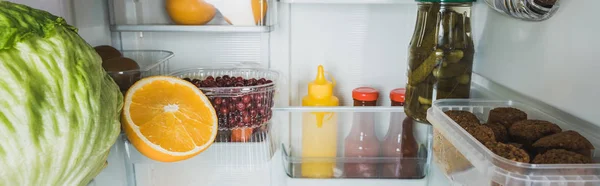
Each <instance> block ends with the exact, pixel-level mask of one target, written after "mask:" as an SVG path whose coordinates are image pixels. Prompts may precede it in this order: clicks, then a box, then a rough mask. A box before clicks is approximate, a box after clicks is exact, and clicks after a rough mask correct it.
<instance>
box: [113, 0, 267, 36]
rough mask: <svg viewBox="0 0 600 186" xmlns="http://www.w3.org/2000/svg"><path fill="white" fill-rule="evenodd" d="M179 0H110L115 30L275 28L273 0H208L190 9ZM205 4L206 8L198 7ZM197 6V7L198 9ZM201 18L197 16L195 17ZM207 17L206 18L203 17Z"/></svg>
mask: <svg viewBox="0 0 600 186" xmlns="http://www.w3.org/2000/svg"><path fill="white" fill-rule="evenodd" d="M178 2H179V1H176V0H167V1H165V0H146V1H138V0H119V1H117V0H109V5H108V8H109V14H110V30H111V31H113V32H225V33H228V32H234V33H235V32H241V33H246V32H253V33H263V32H270V31H272V27H271V26H272V25H274V22H275V17H276V16H275V15H276V14H277V13H276V10H275V9H276V7H277V3H276V1H273V0H259V1H245V0H228V1H222V0H205V1H200V2H199V3H201V4H198V5H189V6H190V7H192V8H189V9H186V8H184V7H187V6H183V5H180V4H178ZM198 7H202V8H203V9H206V10H202V11H194V10H197V9H198ZM194 8H196V9H194ZM193 18H197V19H193ZM200 18H206V19H200Z"/></svg>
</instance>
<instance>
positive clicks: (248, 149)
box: [113, 133, 274, 186]
mask: <svg viewBox="0 0 600 186" xmlns="http://www.w3.org/2000/svg"><path fill="white" fill-rule="evenodd" d="M263 137H264V140H262V141H261V142H247V143H213V144H212V145H211V147H210V148H208V149H206V151H204V152H202V153H200V154H199V155H197V156H195V157H192V158H190V159H187V160H183V161H179V162H172V163H163V162H158V161H154V160H152V159H149V158H147V157H146V156H144V155H143V154H141V153H140V152H139V151H137V149H136V148H135V147H134V146H133V145H132V144H131V143H129V141H128V140H127V137H126V136H125V135H121V137H120V138H119V139H118V140H117V144H115V146H116V148H117V149H116V151H118V152H121V153H122V156H123V157H124V161H123V163H124V164H125V165H124V167H125V174H126V179H127V185H128V186H147V185H180V186H187V185H189V186H192V185H198V184H199V183H202V185H205V184H206V185H221V184H225V183H226V184H228V185H239V184H249V185H266V184H268V182H269V180H270V179H271V178H270V171H271V170H270V163H269V162H270V161H271V157H272V155H273V154H274V153H273V151H272V148H271V138H270V137H269V135H268V134H266V133H263ZM113 153H114V151H113Z"/></svg>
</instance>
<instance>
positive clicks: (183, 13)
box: [165, 0, 217, 25]
mask: <svg viewBox="0 0 600 186" xmlns="http://www.w3.org/2000/svg"><path fill="white" fill-rule="evenodd" d="M165 3H166V9H167V13H168V14H169V17H171V20H173V22H175V23H176V24H179V25H205V24H206V23H208V22H210V21H211V20H212V19H213V18H214V17H215V14H216V13H217V9H216V8H215V7H214V6H213V5H212V4H210V3H207V2H206V1H204V0H167V1H166V2H165Z"/></svg>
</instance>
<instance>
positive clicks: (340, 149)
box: [273, 106, 432, 183]
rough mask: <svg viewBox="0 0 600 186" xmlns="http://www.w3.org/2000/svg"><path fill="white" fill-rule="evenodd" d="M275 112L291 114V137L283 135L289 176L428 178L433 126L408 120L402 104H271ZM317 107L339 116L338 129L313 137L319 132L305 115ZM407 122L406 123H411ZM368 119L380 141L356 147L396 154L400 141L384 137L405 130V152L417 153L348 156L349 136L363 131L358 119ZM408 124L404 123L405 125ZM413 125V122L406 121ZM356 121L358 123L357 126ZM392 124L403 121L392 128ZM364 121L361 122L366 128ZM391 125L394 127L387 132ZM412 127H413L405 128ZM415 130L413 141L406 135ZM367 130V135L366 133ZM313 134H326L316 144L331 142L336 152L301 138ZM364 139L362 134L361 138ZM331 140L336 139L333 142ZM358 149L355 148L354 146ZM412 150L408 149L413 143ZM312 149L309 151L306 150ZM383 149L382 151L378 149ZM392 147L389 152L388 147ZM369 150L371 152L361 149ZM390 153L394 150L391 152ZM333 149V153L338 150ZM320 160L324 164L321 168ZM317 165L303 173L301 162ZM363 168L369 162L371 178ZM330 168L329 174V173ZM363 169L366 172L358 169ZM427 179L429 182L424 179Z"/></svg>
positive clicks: (319, 110)
mask: <svg viewBox="0 0 600 186" xmlns="http://www.w3.org/2000/svg"><path fill="white" fill-rule="evenodd" d="M273 111H274V112H276V113H278V114H280V115H289V118H290V119H289V122H288V123H287V125H288V127H289V128H288V129H289V135H290V136H289V139H286V140H282V147H281V149H282V157H283V163H284V170H285V172H286V173H287V175H288V176H289V177H291V178H313V177H312V176H307V175H313V173H314V175H315V176H317V174H318V175H319V176H317V177H319V178H323V177H320V176H321V175H323V174H328V175H329V174H331V177H326V178H325V179H346V178H353V179H354V178H359V179H371V180H372V179H402V180H422V179H425V177H426V175H427V172H428V170H429V162H430V159H431V158H430V157H431V156H430V149H431V148H430V147H431V139H432V136H431V125H429V124H423V123H417V122H410V120H405V119H406V115H405V114H404V109H403V108H402V107H389V106H376V107H352V106H342V107H286V108H273ZM315 112H323V113H335V115H332V116H335V117H336V118H337V119H334V120H333V121H337V122H336V123H335V124H337V127H336V129H335V130H332V132H331V134H330V135H329V136H331V137H327V138H323V137H322V136H321V137H318V136H312V134H315V132H316V131H312V130H313V129H309V128H311V127H307V126H310V125H311V124H313V123H311V122H309V123H306V121H307V119H308V121H310V115H311V113H315ZM407 121H408V122H407ZM367 123H370V125H372V126H373V130H374V131H373V134H372V135H374V136H375V137H376V138H377V141H378V142H376V146H373V145H374V144H370V142H367V141H369V140H367V141H365V142H363V143H364V144H363V145H366V146H361V147H358V146H357V147H358V149H363V148H367V149H369V148H374V147H377V146H380V145H381V147H379V149H380V150H382V151H381V152H383V151H385V149H393V150H394V153H396V151H395V150H396V148H398V146H395V145H400V144H397V143H396V142H395V141H396V140H395V139H394V140H391V141H387V142H392V141H394V143H386V142H384V137H386V136H388V135H389V136H397V132H402V133H403V140H404V141H403V142H402V143H401V144H402V145H401V146H402V147H403V148H402V149H403V153H414V157H411V158H407V157H405V158H398V157H391V156H390V157H383V155H382V154H380V153H377V154H378V155H377V156H375V157H352V156H346V154H345V152H350V151H347V150H348V148H350V147H352V145H350V143H348V144H346V142H347V141H346V140H347V137H348V136H351V135H359V136H361V135H360V134H361V133H362V132H367V131H362V132H359V133H357V132H358V131H356V129H359V128H357V127H359V126H358V125H356V124H360V125H362V126H364V125H365V124H367ZM327 124H332V123H325V122H324V123H323V127H322V128H320V129H318V130H321V131H323V130H327V128H325V125H327ZM402 124H404V125H402ZM407 124H409V125H407ZM355 125H356V126H355ZM390 125H396V126H399V128H396V127H390ZM362 126H361V127H362ZM364 130H369V129H368V128H364ZM389 130H391V131H394V132H392V133H390V134H388V132H389ZM403 131H410V132H403ZM305 132H306V133H305ZM411 134H412V135H414V138H413V139H414V140H413V141H411V140H409V139H410V138H409V137H407V136H404V135H411ZM367 135H369V134H367ZM314 138H322V139H320V140H319V143H318V144H315V145H319V144H332V145H330V146H331V147H334V148H335V149H334V151H331V152H332V153H331V154H329V155H328V156H321V155H324V154H323V153H322V152H326V151H327V149H322V147H317V146H310V145H309V146H307V145H306V144H303V143H310V141H312V140H310V139H314ZM353 138H354V137H350V138H349V139H353ZM360 138H363V137H360ZM332 142H333V143H332ZM405 146H412V147H413V148H414V150H412V151H410V152H409V151H407V150H406V149H404V147H405ZM313 148H314V149H320V150H319V152H316V151H315V152H313V151H310V152H308V151H307V150H310V149H313ZM353 148H356V147H353ZM409 149H410V148H409ZM305 152H306V153H310V154H306V153H305ZM377 152H379V150H377ZM386 152H390V151H386ZM363 153H369V152H363ZM390 153H391V152H390ZM334 154H335V155H334ZM321 164H322V165H324V166H322V167H321ZM305 165H307V167H304V168H308V166H313V165H318V166H320V168H319V169H318V171H317V172H308V173H306V172H303V171H305V170H304V168H303V166H305ZM358 167H362V168H359V169H360V170H364V169H363V168H365V167H370V168H369V169H371V171H367V172H363V173H366V174H371V177H368V178H366V177H361V176H357V175H353V174H356V172H362V171H357V170H359V169H356V168H358ZM402 167H404V168H402ZM327 172H328V173H327ZM359 174H362V173H359ZM423 183H425V182H423Z"/></svg>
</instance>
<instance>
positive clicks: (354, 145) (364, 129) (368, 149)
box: [344, 87, 379, 178]
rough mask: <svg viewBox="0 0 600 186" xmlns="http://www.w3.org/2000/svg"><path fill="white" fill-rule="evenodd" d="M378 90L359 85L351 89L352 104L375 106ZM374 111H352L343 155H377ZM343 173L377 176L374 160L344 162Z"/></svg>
mask: <svg viewBox="0 0 600 186" xmlns="http://www.w3.org/2000/svg"><path fill="white" fill-rule="evenodd" d="M378 97H379V92H378V91H377V90H375V89H374V88H369V87H360V88H356V89H354V90H353V91H352V98H353V99H354V106H376V105H377V98H378ZM374 114H375V113H354V119H353V124H352V129H351V130H350V134H348V136H346V139H345V140H344V147H345V148H344V157H346V158H355V157H357V158H363V157H378V156H379V140H378V139H377V136H376V135H375V123H374V122H375V121H374ZM344 174H345V176H346V177H348V178H373V177H377V163H376V162H364V163H363V162H360V161H359V162H357V163H354V162H353V163H346V164H344Z"/></svg>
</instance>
